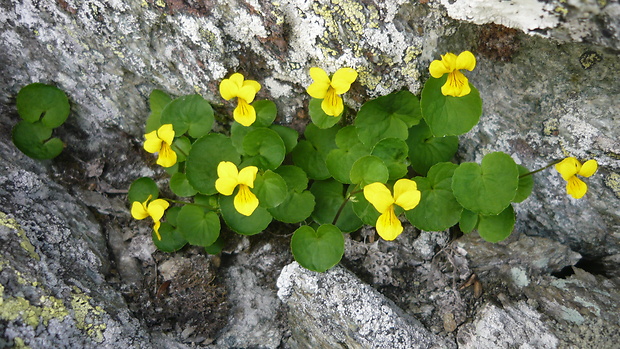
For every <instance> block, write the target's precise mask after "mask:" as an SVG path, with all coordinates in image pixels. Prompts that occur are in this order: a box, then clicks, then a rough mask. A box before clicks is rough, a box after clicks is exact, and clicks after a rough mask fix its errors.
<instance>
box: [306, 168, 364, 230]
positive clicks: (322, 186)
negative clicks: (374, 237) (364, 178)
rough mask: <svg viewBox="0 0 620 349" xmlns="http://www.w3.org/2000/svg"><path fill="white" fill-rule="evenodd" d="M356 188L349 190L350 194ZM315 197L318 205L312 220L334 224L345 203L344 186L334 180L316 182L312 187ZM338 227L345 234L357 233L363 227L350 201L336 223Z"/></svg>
mask: <svg viewBox="0 0 620 349" xmlns="http://www.w3.org/2000/svg"><path fill="white" fill-rule="evenodd" d="M353 188H354V186H350V187H349V189H348V190H347V191H348V192H350V191H351V190H352V189H353ZM310 191H311V192H312V194H313V195H314V197H315V200H316V205H315V208H314V212H312V219H314V221H315V222H317V223H319V224H328V223H333V221H334V219H335V218H336V214H337V213H338V210H339V209H340V206H341V205H342V204H343V203H344V200H345V194H344V186H343V185H342V183H339V182H337V181H335V180H333V179H329V180H325V181H315V182H314V183H313V184H312V187H310ZM336 226H337V227H338V228H340V230H342V231H343V232H347V233H348V232H352V231H356V230H357V229H359V228H360V227H361V226H362V221H361V220H360V219H359V217H358V216H357V215H356V214H355V212H354V211H353V203H352V202H351V201H350V200H349V201H348V202H347V203H346V204H345V206H344V208H343V209H342V212H341V213H340V216H339V217H338V221H337V222H336Z"/></svg>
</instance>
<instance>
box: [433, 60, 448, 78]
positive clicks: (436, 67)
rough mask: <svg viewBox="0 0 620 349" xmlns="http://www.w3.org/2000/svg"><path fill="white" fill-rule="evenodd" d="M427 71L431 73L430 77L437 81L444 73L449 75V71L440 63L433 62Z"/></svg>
mask: <svg viewBox="0 0 620 349" xmlns="http://www.w3.org/2000/svg"><path fill="white" fill-rule="evenodd" d="M428 71H429V72H430V73H431V76H432V77H434V78H436V79H439V78H440V77H442V76H443V75H444V74H446V73H450V72H451V70H450V69H448V67H446V65H445V64H443V62H442V61H438V60H434V61H432V62H431V65H430V66H429V67H428Z"/></svg>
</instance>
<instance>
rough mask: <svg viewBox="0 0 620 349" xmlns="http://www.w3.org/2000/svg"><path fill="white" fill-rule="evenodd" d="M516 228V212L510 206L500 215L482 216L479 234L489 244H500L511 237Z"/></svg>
mask: <svg viewBox="0 0 620 349" xmlns="http://www.w3.org/2000/svg"><path fill="white" fill-rule="evenodd" d="M514 226H515V211H514V209H513V208H512V205H508V207H506V209H505V210H503V211H502V212H501V213H500V214H498V215H494V216H484V215H480V221H479V222H478V234H480V237H481V238H483V239H484V240H486V241H488V242H499V241H502V240H504V239H505V238H507V237H508V236H510V234H511V233H512V230H513V229H514Z"/></svg>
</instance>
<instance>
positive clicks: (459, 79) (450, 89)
mask: <svg viewBox="0 0 620 349" xmlns="http://www.w3.org/2000/svg"><path fill="white" fill-rule="evenodd" d="M470 92H471V88H470V87H469V82H468V80H467V77H465V75H463V73H461V72H460V71H453V72H452V73H449V74H448V79H447V80H446V83H445V84H444V85H443V86H441V93H442V94H443V95H444V96H453V97H463V96H466V95H468V94H469V93H470Z"/></svg>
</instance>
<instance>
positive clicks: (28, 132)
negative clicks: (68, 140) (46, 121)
mask: <svg viewBox="0 0 620 349" xmlns="http://www.w3.org/2000/svg"><path fill="white" fill-rule="evenodd" d="M51 136H52V129H51V128H49V127H47V126H45V125H43V123H42V122H41V121H37V122H35V123H32V124H31V123H29V122H27V121H20V122H19V123H18V124H17V125H15V127H13V144H15V146H16V147H17V149H19V150H20V151H21V152H22V153H24V154H26V155H28V156H29V157H31V158H33V159H52V158H55V157H56V156H58V155H60V153H61V152H62V150H63V149H64V146H65V145H64V143H63V142H62V141H61V140H60V138H50V137H51Z"/></svg>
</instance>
